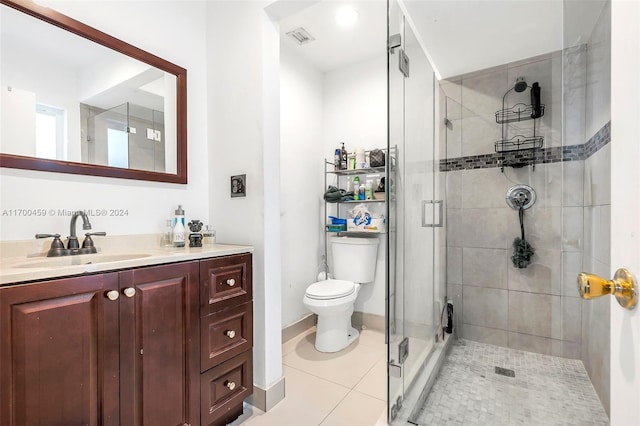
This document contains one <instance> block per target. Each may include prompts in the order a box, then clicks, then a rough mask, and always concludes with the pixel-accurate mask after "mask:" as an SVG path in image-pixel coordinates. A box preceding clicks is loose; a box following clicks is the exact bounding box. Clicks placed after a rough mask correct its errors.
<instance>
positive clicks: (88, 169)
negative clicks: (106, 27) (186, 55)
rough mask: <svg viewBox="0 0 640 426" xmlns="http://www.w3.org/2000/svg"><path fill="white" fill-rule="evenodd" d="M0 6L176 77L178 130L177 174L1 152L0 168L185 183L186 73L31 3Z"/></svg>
mask: <svg viewBox="0 0 640 426" xmlns="http://www.w3.org/2000/svg"><path fill="white" fill-rule="evenodd" d="M0 3H1V4H3V5H5V6H8V7H11V8H13V9H16V10H18V11H20V12H23V13H26V14H28V15H31V16H33V17H34V18H37V19H40V20H42V21H45V22H47V23H49V24H51V25H55V26H56V27H59V28H61V29H63V30H66V31H69V32H71V33H73V34H76V35H78V36H80V37H83V38H86V39H87V40H90V41H93V42H95V43H98V44H101V45H103V46H105V47H107V48H109V49H112V50H115V51H117V52H120V53H122V54H124V55H127V56H129V57H131V58H133V59H137V60H139V61H141V62H144V63H146V64H148V65H151V66H154V67H156V68H158V69H160V70H162V71H165V72H168V73H170V74H173V75H175V76H176V80H177V87H176V101H177V105H176V107H177V108H176V113H177V117H176V128H177V135H176V136H177V138H176V143H177V150H176V159H177V169H176V171H177V173H176V174H171V173H160V172H153V171H145V170H135V169H125V168H118V167H110V166H103V165H98V164H86V163H76V162H71V161H61V160H47V159H41V158H35V157H26V156H22V155H13V154H4V153H0V167H7V168H13V169H26V170H40V171H46V172H58V173H71V174H78V175H90V176H104V177H113V178H122V179H135V180H148V181H156V182H169V183H183V184H186V183H187V70H186V69H184V68H182V67H179V66H178V65H175V64H173V63H171V62H169V61H166V60H164V59H162V58H159V57H157V56H155V55H153V54H151V53H148V52H145V51H144V50H142V49H139V48H137V47H135V46H133V45H131V44H129V43H126V42H124V41H122V40H119V39H117V38H115V37H112V36H110V35H109V34H106V33H103V32H102V31H99V30H97V29H95V28H92V27H90V26H88V25H86V24H83V23H82V22H80V21H76V20H75V19H73V18H70V17H68V16H66V15H63V14H62V13H59V12H56V11H55V10H52V9H49V8H47V7H43V6H40V5H37V4H35V3H33V2H32V1H30V0H0Z"/></svg>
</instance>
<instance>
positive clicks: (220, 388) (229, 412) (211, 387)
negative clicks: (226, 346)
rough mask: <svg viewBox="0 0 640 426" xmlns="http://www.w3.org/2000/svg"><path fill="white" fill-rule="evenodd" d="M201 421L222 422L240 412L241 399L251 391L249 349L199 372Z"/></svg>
mask: <svg viewBox="0 0 640 426" xmlns="http://www.w3.org/2000/svg"><path fill="white" fill-rule="evenodd" d="M200 386H201V404H202V412H201V421H202V424H203V425H224V424H226V423H228V422H230V421H232V420H234V419H235V417H237V416H238V414H239V413H241V412H242V401H243V400H244V399H245V398H246V397H248V396H249V395H251V393H252V392H253V364H252V356H251V351H250V350H248V351H246V352H243V353H241V354H240V355H238V356H236V357H234V358H231V359H230V360H228V361H225V362H224V363H222V364H220V365H219V366H217V367H214V368H212V369H210V370H209V371H207V372H205V373H203V374H201V375H200Z"/></svg>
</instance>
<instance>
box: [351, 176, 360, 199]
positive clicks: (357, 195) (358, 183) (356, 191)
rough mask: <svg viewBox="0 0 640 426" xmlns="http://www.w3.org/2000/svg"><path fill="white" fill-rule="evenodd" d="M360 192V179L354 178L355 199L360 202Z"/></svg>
mask: <svg viewBox="0 0 640 426" xmlns="http://www.w3.org/2000/svg"><path fill="white" fill-rule="evenodd" d="M359 191H360V178H359V177H358V176H356V177H354V178H353V199H354V200H359V199H360V196H359Z"/></svg>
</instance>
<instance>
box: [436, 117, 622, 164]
mask: <svg viewBox="0 0 640 426" xmlns="http://www.w3.org/2000/svg"><path fill="white" fill-rule="evenodd" d="M609 142H611V121H609V122H608V123H607V124H605V125H604V126H603V127H602V128H601V129H600V130H598V131H597V132H596V134H595V135H593V137H591V138H590V139H589V140H588V141H587V142H586V143H584V144H581V145H569V146H555V147H551V148H543V149H539V150H524V151H511V152H501V153H491V154H481V155H471V156H468V157H458V158H448V159H442V160H440V171H441V172H449V171H456V170H472V169H489V168H493V167H503V166H504V167H516V168H517V167H524V166H528V165H530V164H545V163H558V162H561V161H579V160H586V159H587V158H589V157H591V156H592V155H593V154H595V153H596V152H597V151H598V150H599V149H601V148H602V147H604V146H605V145H606V144H608V143H609Z"/></svg>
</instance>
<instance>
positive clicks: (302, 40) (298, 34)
mask: <svg viewBox="0 0 640 426" xmlns="http://www.w3.org/2000/svg"><path fill="white" fill-rule="evenodd" d="M287 35H288V36H289V37H291V38H292V39H294V40H295V41H296V43H298V44H300V45H303V44H306V43H309V42H311V41H313V40H315V38H313V36H312V35H311V34H309V32H307V30H305V29H304V28H302V27H300V28H296V29H295V30H292V31H289V32H288V33H287Z"/></svg>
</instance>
